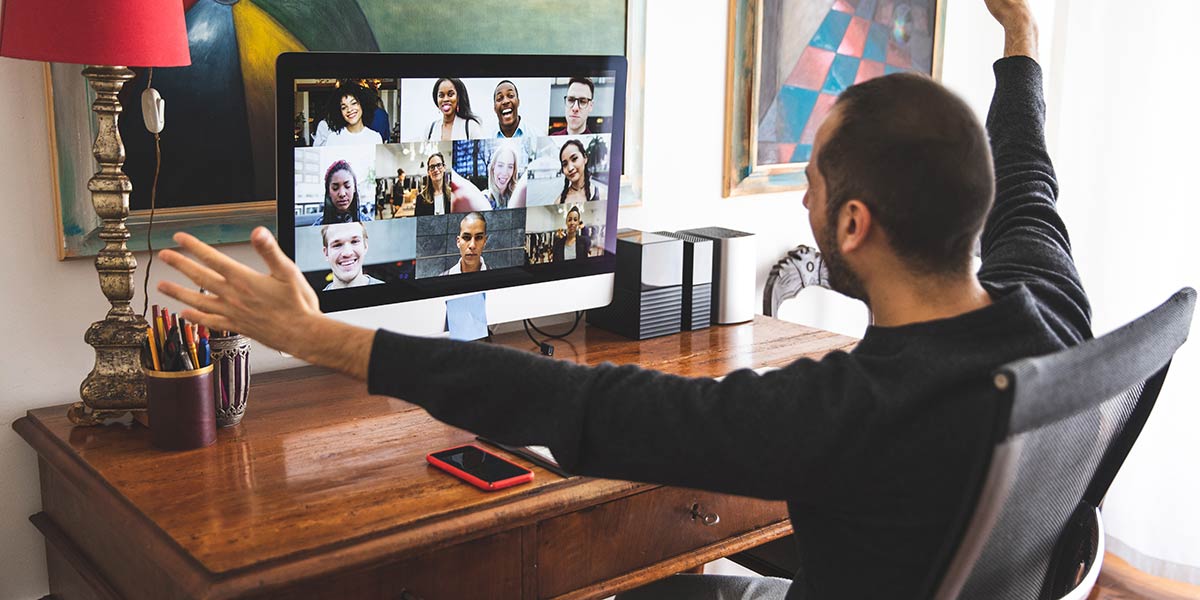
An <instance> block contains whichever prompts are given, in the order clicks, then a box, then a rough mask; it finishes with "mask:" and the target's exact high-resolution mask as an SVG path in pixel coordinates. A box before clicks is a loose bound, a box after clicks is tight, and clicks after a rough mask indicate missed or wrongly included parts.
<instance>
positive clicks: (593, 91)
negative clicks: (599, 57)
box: [567, 77, 596, 98]
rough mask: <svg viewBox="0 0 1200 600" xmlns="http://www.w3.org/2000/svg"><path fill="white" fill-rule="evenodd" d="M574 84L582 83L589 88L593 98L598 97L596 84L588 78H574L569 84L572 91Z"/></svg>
mask: <svg viewBox="0 0 1200 600" xmlns="http://www.w3.org/2000/svg"><path fill="white" fill-rule="evenodd" d="M572 83H582V84H583V85H586V86H588V93H589V94H591V95H592V97H593V98H595V97H596V84H594V83H592V80H591V79H589V78H587V77H572V78H571V80H570V81H568V82H567V88H568V89H570V87H571V84H572Z"/></svg>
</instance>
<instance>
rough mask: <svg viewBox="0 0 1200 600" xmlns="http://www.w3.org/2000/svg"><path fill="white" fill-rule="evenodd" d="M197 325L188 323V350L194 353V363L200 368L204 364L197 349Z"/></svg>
mask: <svg viewBox="0 0 1200 600" xmlns="http://www.w3.org/2000/svg"><path fill="white" fill-rule="evenodd" d="M195 327H196V326H195V325H188V334H187V347H188V352H190V353H191V355H192V364H194V365H196V368H197V369H199V368H200V367H202V366H204V365H202V364H200V356H199V353H198V352H197V351H196V337H195V329H194V328H195Z"/></svg>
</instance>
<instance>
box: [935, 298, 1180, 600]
mask: <svg viewBox="0 0 1200 600" xmlns="http://www.w3.org/2000/svg"><path fill="white" fill-rule="evenodd" d="M1195 302H1196V292H1195V290H1192V289H1191V288H1184V289H1182V290H1180V291H1179V292H1177V293H1175V294H1174V295H1173V296H1172V297H1171V298H1170V299H1168V300H1167V301H1166V302H1165V303H1163V304H1162V305H1160V306H1159V307H1157V308H1155V309H1154V310H1152V311H1150V312H1149V313H1147V314H1145V315H1143V316H1142V317H1140V318H1138V319H1137V320H1135V321H1133V322H1131V323H1129V324H1127V325H1125V326H1124V327H1121V328H1119V329H1117V330H1114V331H1113V332H1110V333H1108V334H1106V335H1104V336H1101V337H1099V338H1095V339H1092V340H1088V341H1085V342H1083V343H1082V344H1079V345H1077V346H1074V347H1072V348H1068V349H1066V350H1062V351H1060V352H1056V353H1054V354H1050V355H1047V356H1042V357H1035V358H1027V359H1022V360H1018V361H1014V362H1012V363H1009V364H1007V365H1004V366H1002V367H1001V368H1000V369H998V370H997V371H996V372H995V374H994V378H993V381H994V384H995V387H996V391H997V394H996V396H995V399H996V402H997V407H996V408H997V411H998V413H997V421H998V423H997V427H996V430H995V439H993V450H992V455H991V457H990V459H989V461H988V464H989V466H988V469H987V472H986V475H984V476H982V477H980V482H979V484H978V486H977V487H976V489H977V492H976V493H975V494H974V495H973V497H971V498H969V502H967V503H965V504H964V509H963V510H962V512H961V513H960V515H959V517H958V521H957V522H958V523H960V525H959V526H958V527H956V528H954V530H955V531H957V532H960V534H959V535H955V536H953V539H952V540H950V542H951V543H948V544H947V546H946V547H945V548H944V551H943V553H942V558H941V559H940V560H939V561H938V562H939V567H938V568H937V569H936V572H935V573H932V574H931V577H930V580H929V581H930V583H929V585H928V586H927V589H928V590H930V591H931V592H933V591H935V590H936V593H931V594H928V595H933V596H934V597H935V598H939V599H950V598H957V597H958V595H959V593H960V592H961V591H962V590H963V589H964V587H965V586H966V585H967V584H968V582H969V581H970V579H971V576H972V574H973V572H974V569H975V566H976V563H977V562H978V561H979V560H980V558H981V556H983V554H984V550H985V548H986V547H987V544H988V542H989V540H991V539H992V537H993V534H997V531H996V526H997V523H998V522H1000V520H1001V513H1002V511H1003V509H1004V508H1005V506H1006V504H1007V503H1008V501H1009V499H1010V497H1011V494H1012V492H1013V490H1014V488H1015V486H1017V484H1018V482H1017V477H1018V475H1019V465H1020V461H1021V459H1022V454H1023V451H1024V450H1025V439H1026V437H1027V436H1028V435H1032V434H1033V432H1035V430H1037V429H1039V428H1041V427H1043V426H1046V425H1047V424H1052V423H1059V422H1062V421H1065V420H1067V419H1071V418H1073V417H1075V416H1077V415H1080V414H1081V413H1083V412H1084V411H1087V410H1098V407H1100V406H1101V405H1103V404H1106V403H1109V402H1110V401H1114V400H1116V399H1118V398H1120V397H1121V396H1126V397H1128V395H1129V394H1136V396H1137V397H1136V400H1135V401H1134V405H1133V408H1132V410H1131V412H1129V414H1128V416H1127V417H1126V418H1125V420H1124V422H1123V423H1122V424H1120V427H1119V428H1118V429H1117V430H1115V433H1113V436H1112V438H1111V442H1110V443H1109V444H1108V445H1107V446H1106V447H1105V448H1104V450H1103V452H1102V454H1101V457H1100V459H1099V462H1098V463H1097V464H1096V467H1095V468H1094V470H1092V472H1091V475H1090V477H1089V478H1088V480H1087V484H1086V488H1085V489H1083V490H1081V493H1080V498H1079V503H1080V505H1081V506H1084V505H1085V506H1086V507H1090V508H1092V509H1095V508H1097V507H1098V506H1099V504H1100V501H1101V500H1102V499H1103V498H1104V494H1105V493H1106V492H1107V491H1108V488H1109V486H1110V485H1111V484H1112V481H1113V479H1114V478H1115V477H1116V474H1117V471H1118V470H1119V469H1120V467H1121V465H1122V464H1123V463H1124V460H1125V458H1126V457H1127V456H1128V454H1129V451H1130V449H1131V448H1132V447H1133V444H1134V442H1135V441H1136V439H1137V436H1138V435H1139V434H1140V433H1141V430H1142V428H1143V426H1144V425H1145V423H1146V420H1147V418H1148V417H1149V414H1150V411H1151V409H1152V408H1153V406H1154V403H1155V401H1156V399H1157V397H1158V393H1159V391H1161V389H1162V385H1163V382H1164V381H1165V379H1166V374H1167V371H1168V369H1169V368H1170V364H1171V359H1172V357H1173V356H1174V353H1175V351H1176V350H1177V349H1178V348H1179V346H1180V345H1182V344H1183V342H1184V341H1185V340H1186V339H1187V335H1188V330H1189V328H1190V324H1191V318H1192V313H1193V311H1194V308H1195ZM1096 365H1103V367H1104V371H1103V373H1104V376H1102V377H1091V378H1089V379H1088V380H1086V381H1083V380H1081V379H1080V378H1079V377H1080V376H1081V375H1083V374H1084V373H1089V372H1090V371H1091V370H1094V369H1095V368H1096ZM1091 374H1093V375H1094V373H1091ZM1050 399H1053V401H1050ZM1068 518H1069V516H1067V517H1064V518H1063V519H1062V522H1061V523H1058V525H1059V527H1058V531H1059V537H1060V538H1061V535H1062V533H1063V529H1064V528H1063V526H1065V524H1066V522H1067V519H1068ZM1011 533H1012V532H1000V533H999V534H997V535H1000V536H1004V535H1006V534H1011ZM1061 545H1062V540H1061V539H1059V540H1058V541H1056V542H1055V543H1054V544H1053V548H1054V550H1053V551H1051V556H1053V552H1056V551H1057V549H1058V548H1059V547H1060V546H1061ZM1051 556H1046V557H1044V559H1045V560H1046V561H1049V562H1050V564H1049V567H1048V568H1047V569H1046V572H1045V573H1042V574H1040V576H1041V577H1042V590H1041V596H1042V597H1047V595H1048V594H1049V593H1050V589H1049V585H1050V584H1051V582H1052V581H1055V580H1057V579H1058V578H1056V577H1054V576H1053V575H1054V573H1055V569H1056V568H1057V566H1056V565H1055V564H1053V561H1052V560H1051ZM942 565H944V566H942ZM1035 575H1036V574H1035Z"/></svg>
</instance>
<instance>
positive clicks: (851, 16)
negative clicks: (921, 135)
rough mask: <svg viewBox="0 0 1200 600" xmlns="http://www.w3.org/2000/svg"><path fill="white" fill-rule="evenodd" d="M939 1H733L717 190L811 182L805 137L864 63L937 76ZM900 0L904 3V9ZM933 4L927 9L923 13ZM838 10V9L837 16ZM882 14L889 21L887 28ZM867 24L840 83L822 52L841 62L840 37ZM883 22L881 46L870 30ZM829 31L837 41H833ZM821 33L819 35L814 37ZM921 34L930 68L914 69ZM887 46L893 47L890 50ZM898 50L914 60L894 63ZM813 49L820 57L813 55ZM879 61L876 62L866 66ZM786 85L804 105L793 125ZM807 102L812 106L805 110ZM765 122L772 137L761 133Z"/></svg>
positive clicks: (775, 188) (731, 192) (729, 192)
mask: <svg viewBox="0 0 1200 600" xmlns="http://www.w3.org/2000/svg"><path fill="white" fill-rule="evenodd" d="M945 3H946V0H912V1H906V0H729V32H728V51H727V58H726V65H725V72H726V78H725V82H726V83H725V85H726V89H725V160H724V165H723V171H722V177H721V179H722V195H723V196H724V197H726V198H728V197H730V196H741V195H748V194H763V193H771V192H786V191H791V190H801V189H804V188H806V187H807V186H808V180H807V179H806V178H805V176H804V168H805V166H806V165H807V164H808V160H807V157H806V156H804V152H803V146H805V144H804V143H803V142H805V141H807V142H808V144H809V145H811V137H812V135H814V134H815V129H816V125H818V124H819V122H820V119H822V118H823V116H824V114H823V113H822V112H821V111H822V110H823V109H824V110H827V109H828V106H830V105H832V99H833V98H834V97H836V94H837V93H838V92H839V91H840V89H844V88H842V86H843V85H848V84H852V83H854V82H855V81H854V79H856V73H857V69H858V68H859V65H860V64H865V63H868V62H872V63H879V62H882V63H883V66H879V69H880V70H883V69H885V68H886V70H887V72H891V71H893V70H895V69H900V70H918V71H920V72H924V73H925V74H927V75H930V76H932V77H933V78H934V79H940V78H941V67H942V65H941V63H942V47H943V40H944V36H945V19H946V6H945ZM900 6H904V7H905V9H904V10H903V11H902V10H901V9H899V8H898V7H900ZM884 7H891V8H889V9H886V10H887V14H886V15H885V14H882V11H884V10H885V9H884ZM930 8H932V13H933V14H929V9H930ZM834 12H838V13H843V14H841V15H833V13H834ZM902 12H903V15H902V14H901V13H902ZM859 13H870V14H869V15H866V14H859ZM893 13H894V14H893ZM847 15H848V16H847ZM833 17H836V18H833ZM879 17H887V19H891V20H892V22H891V23H890V25H891V29H890V30H889V29H888V28H887V26H885V25H884V24H883V22H881V19H879ZM831 18H832V20H833V21H835V22H836V23H834V25H835V26H834V27H833V28H830V27H828V25H827V22H828V21H829V20H830V19H831ZM887 19H883V20H887ZM902 20H903V22H901V21H902ZM843 22H846V23H847V25H846V26H843V27H842V28H841V33H836V31H837V30H838V27H837V26H839V25H842V23H843ZM864 22H865V29H862V32H863V33H862V36H863V39H862V41H861V42H860V48H859V49H858V56H857V57H855V56H853V54H854V51H853V50H847V52H848V53H849V54H848V55H845V56H844V58H845V61H844V63H846V64H848V63H850V62H854V69H855V71H851V72H849V77H850V80H849V81H839V80H837V78H835V77H834V75H833V74H832V70H833V69H834V67H831V65H834V64H835V63H833V62H828V63H826V62H825V60H828V61H833V60H839V61H841V60H842V59H839V58H838V56H837V55H840V54H841V52H840V50H842V49H844V48H845V47H844V46H840V45H839V44H844V43H846V40H849V39H850V38H851V37H852V36H851V33H850V32H851V31H852V30H856V31H857V29H856V27H857V26H863V25H864ZM922 26H924V29H923V30H922V28H921V27H922ZM905 27H909V28H910V29H905ZM880 28H882V29H883V30H884V31H885V32H886V33H888V34H890V35H889V36H888V37H886V38H884V39H883V40H882V43H883V44H884V47H882V48H881V47H880V46H879V45H878V44H879V43H880V40H879V38H878V36H877V35H876V34H878V33H879V31H878V30H879V29H880ZM830 29H832V30H833V31H834V32H835V33H834V34H833V35H834V36H836V38H837V39H831V38H832V37H833V36H830V35H829V31H830ZM822 35H824V37H820V36H822ZM843 36H845V37H844V38H843ZM922 36H924V37H922ZM893 37H894V38H895V39H892V38H893ZM795 40H801V41H800V42H799V43H797V42H796V41H795ZM831 41H832V42H833V44H832V45H831ZM872 42H875V43H874V45H872ZM926 42H928V43H929V46H930V52H931V55H930V56H929V57H928V66H929V68H928V69H917V68H916V66H919V64H922V63H923V62H924V60H925V59H924V58H916V57H917V55H918V54H922V55H923V52H918V50H922V49H923V48H924V46H923V44H924V43H926ZM908 44H912V48H908V47H907V45H908ZM822 46H823V47H822ZM893 46H895V47H893ZM918 46H919V47H918ZM867 47H871V48H873V53H879V52H882V53H883V58H884V59H885V60H883V61H878V60H868V58H867V53H868V52H869V51H868V50H866V49H865V48H867ZM893 50H897V53H896V54H895V55H893V54H892V51H893ZM901 51H904V52H909V53H910V55H911V56H912V57H914V58H911V60H910V62H911V64H910V67H912V68H908V69H903V68H900V67H895V66H893V65H892V58H893V56H896V57H900V56H901V54H902V53H901ZM809 52H811V53H812V54H809ZM810 56H819V58H817V59H812V60H810ZM873 58H878V57H873ZM896 62H901V61H899V60H897V61H896ZM811 65H824V67H825V69H826V70H825V72H822V71H821V70H820V69H819V68H808V67H809V66H811ZM838 66H841V64H838ZM876 66H877V65H872V68H874V67H876ZM846 72H847V71H846V70H842V71H840V73H839V74H841V75H843V78H844V75H845V73H846ZM864 76H866V72H865V71H864ZM814 77H815V78H816V79H813V78H814ZM814 83H815V85H814ZM791 84H795V85H791ZM803 84H808V86H807V87H806V86H805V85H803ZM784 88H790V90H798V94H797V95H798V96H803V100H801V101H800V102H798V103H794V104H799V105H801V106H802V107H803V108H802V109H800V110H796V111H794V112H795V113H798V114H800V119H797V121H800V122H798V123H791V124H787V125H782V124H781V121H780V119H781V118H794V117H793V115H791V114H787V113H786V110H785V109H786V108H790V105H789V104H788V103H787V102H784V95H783V90H784ZM790 90H789V91H790ZM789 99H790V98H789ZM776 103H778V105H779V106H776ZM804 108H806V109H807V110H808V112H803V110H804ZM772 113H778V114H772ZM780 114H782V115H783V117H781V116H780ZM764 123H766V124H767V125H768V127H767V128H766V129H768V130H769V131H770V132H771V134H772V135H771V136H764V135H760V134H761V133H762V130H763V125H764ZM767 137H772V139H770V140H768V139H766V138H767ZM780 139H782V140H783V141H779V140H780ZM810 147H811V146H810ZM789 149H791V150H792V151H793V153H792V156H791V157H788V158H782V155H783V154H784V153H786V152H787V150H789ZM764 150H766V151H768V152H769V153H770V154H773V156H767V155H766V154H768V152H764ZM799 158H803V160H798V159H799Z"/></svg>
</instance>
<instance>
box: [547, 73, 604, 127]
mask: <svg viewBox="0 0 1200 600" xmlns="http://www.w3.org/2000/svg"><path fill="white" fill-rule="evenodd" d="M595 95H596V85H595V84H593V83H592V80H591V79H588V78H587V77H572V78H571V82H570V83H569V84H567V95H566V96H564V97H563V101H564V102H566V106H565V107H564V108H565V109H566V115H567V126H566V127H564V128H562V129H559V130H557V131H554V132H551V133H550V135H581V134H584V133H591V131H588V117H589V116H591V114H592V98H593V97H594V96H595Z"/></svg>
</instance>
